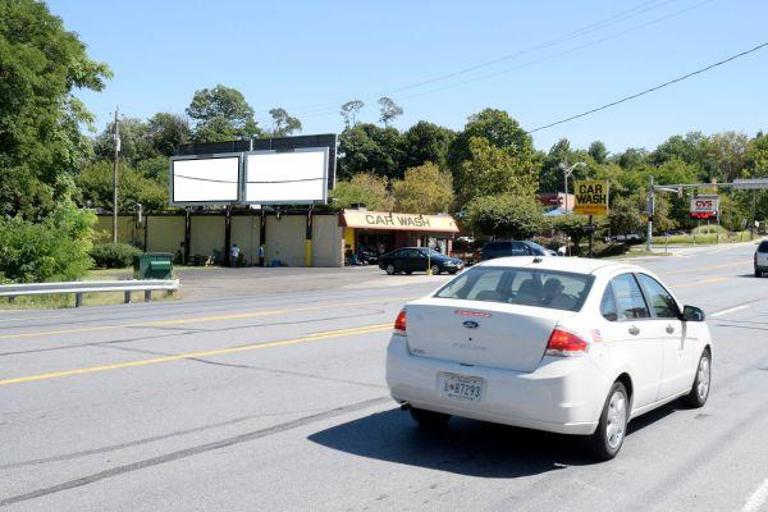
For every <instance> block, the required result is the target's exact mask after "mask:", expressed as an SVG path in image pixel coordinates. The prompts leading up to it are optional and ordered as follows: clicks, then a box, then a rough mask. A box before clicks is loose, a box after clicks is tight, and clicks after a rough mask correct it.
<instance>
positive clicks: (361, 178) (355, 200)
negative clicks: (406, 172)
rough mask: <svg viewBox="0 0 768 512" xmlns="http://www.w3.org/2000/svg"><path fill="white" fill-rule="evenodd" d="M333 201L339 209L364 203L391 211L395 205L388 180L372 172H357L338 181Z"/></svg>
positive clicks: (332, 195) (369, 207) (372, 207)
mask: <svg viewBox="0 0 768 512" xmlns="http://www.w3.org/2000/svg"><path fill="white" fill-rule="evenodd" d="M331 201H332V205H333V206H334V207H336V208H339V209H342V208H350V207H351V206H353V205H356V204H363V205H365V206H366V207H367V208H368V209H369V210H376V211H387V212H390V211H392V210H393V207H394V200H393V199H392V195H391V194H390V193H389V190H387V180H386V179H385V178H382V177H381V176H376V175H375V174H372V173H359V174H355V175H354V176H352V178H351V179H349V180H343V181H339V182H338V183H336V188H334V189H333V191H332V192H331Z"/></svg>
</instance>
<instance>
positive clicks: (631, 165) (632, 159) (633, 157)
mask: <svg viewBox="0 0 768 512" xmlns="http://www.w3.org/2000/svg"><path fill="white" fill-rule="evenodd" d="M648 157H649V153H648V151H647V150H646V149H645V148H627V149H626V150H624V152H623V153H620V154H618V155H616V156H615V158H616V162H618V164H619V165H620V166H621V167H622V169H624V170H632V169H637V168H639V167H642V166H643V165H645V164H646V163H647V162H648Z"/></svg>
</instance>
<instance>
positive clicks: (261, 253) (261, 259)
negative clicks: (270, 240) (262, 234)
mask: <svg viewBox="0 0 768 512" xmlns="http://www.w3.org/2000/svg"><path fill="white" fill-rule="evenodd" d="M259 266H260V267H263V266H264V244H260V245H259Z"/></svg>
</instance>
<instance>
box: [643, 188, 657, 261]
mask: <svg viewBox="0 0 768 512" xmlns="http://www.w3.org/2000/svg"><path fill="white" fill-rule="evenodd" d="M648 179H649V181H648V230H647V232H646V234H645V248H646V249H647V250H648V252H651V245H652V244H653V239H652V236H653V213H654V210H655V206H656V205H655V203H656V201H655V200H654V199H655V198H654V196H653V176H649V177H648Z"/></svg>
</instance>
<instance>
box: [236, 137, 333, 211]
mask: <svg viewBox="0 0 768 512" xmlns="http://www.w3.org/2000/svg"><path fill="white" fill-rule="evenodd" d="M328 153H329V151H328V148H327V147H325V148H301V149H296V150H295V151H292V152H278V151H274V150H272V151H251V152H248V153H245V172H244V175H245V179H244V184H243V197H242V202H243V203H245V204H281V203H282V204H286V203H287V204H312V203H327V202H328Z"/></svg>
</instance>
